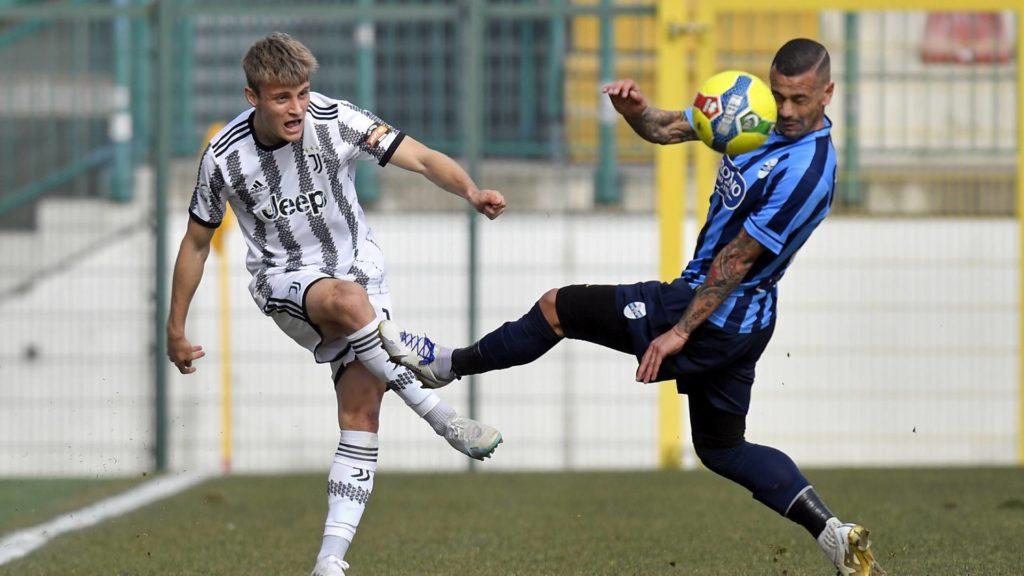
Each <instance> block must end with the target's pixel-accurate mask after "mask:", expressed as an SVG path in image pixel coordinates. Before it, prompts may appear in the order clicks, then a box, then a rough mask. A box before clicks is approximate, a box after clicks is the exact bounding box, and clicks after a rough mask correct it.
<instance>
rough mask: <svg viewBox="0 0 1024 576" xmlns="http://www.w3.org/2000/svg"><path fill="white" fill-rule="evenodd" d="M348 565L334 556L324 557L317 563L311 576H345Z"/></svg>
mask: <svg viewBox="0 0 1024 576" xmlns="http://www.w3.org/2000/svg"><path fill="white" fill-rule="evenodd" d="M345 570H348V563H346V562H345V561H344V560H342V559H340V558H338V557H337V556H334V555H329V556H324V557H323V558H320V559H319V560H317V561H316V566H313V571H312V572H310V574H309V576H345Z"/></svg>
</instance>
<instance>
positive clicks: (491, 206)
mask: <svg viewBox="0 0 1024 576" xmlns="http://www.w3.org/2000/svg"><path fill="white" fill-rule="evenodd" d="M469 203H470V204H472V205H473V208H476V211H477V212H479V213H481V214H483V215H484V216H487V218H489V219H491V220H494V219H495V218H497V217H498V216H501V213H502V212H504V211H505V197H504V196H503V195H502V194H501V192H498V191H497V190H480V191H478V192H476V193H475V194H472V195H470V197H469Z"/></svg>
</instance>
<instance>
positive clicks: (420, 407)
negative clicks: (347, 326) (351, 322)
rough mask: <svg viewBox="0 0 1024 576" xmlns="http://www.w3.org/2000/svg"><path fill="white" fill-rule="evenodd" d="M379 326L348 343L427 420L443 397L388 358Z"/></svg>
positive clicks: (366, 328)
mask: <svg viewBox="0 0 1024 576" xmlns="http://www.w3.org/2000/svg"><path fill="white" fill-rule="evenodd" d="M379 323H380V321H379V320H374V321H373V322H370V323H369V324H367V325H366V326H363V327H362V328H360V329H359V330H356V331H355V332H353V333H352V334H350V335H349V337H348V341H349V343H350V344H352V348H353V349H354V350H355V352H356V358H358V359H359V361H360V362H362V363H363V366H366V369H367V370H369V371H370V373H371V374H373V375H374V376H376V377H377V378H380V379H381V380H383V381H384V382H387V384H388V388H389V389H391V390H394V391H395V394H398V396H399V398H401V399H402V401H403V402H405V404H406V405H407V406H409V407H410V408H412V409H413V410H414V411H415V412H416V414H417V415H418V416H419V417H420V418H425V417H426V416H427V414H429V413H430V412H431V411H432V410H433V409H434V408H435V407H436V406H438V404H439V403H441V398H440V397H439V396H438V395H437V394H436V393H435V392H434V391H433V390H430V389H428V388H424V387H423V385H422V384H420V381H419V380H417V379H416V376H415V375H413V373H412V372H410V371H409V369H408V368H406V367H405V366H399V365H398V364H395V363H394V362H392V361H391V360H390V359H388V353H387V352H386V351H385V350H384V346H383V345H382V344H381V343H380V335H379V334H377V325H378V324H379ZM445 421H446V422H447V420H445ZM427 422H429V423H430V425H431V427H433V428H434V430H435V431H436V430H437V427H436V426H434V423H433V422H432V421H431V420H429V419H427ZM440 433H441V432H438V434H440Z"/></svg>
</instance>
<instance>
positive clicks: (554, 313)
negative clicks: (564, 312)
mask: <svg viewBox="0 0 1024 576" xmlns="http://www.w3.org/2000/svg"><path fill="white" fill-rule="evenodd" d="M557 299H558V288H552V289H550V290H548V291H547V292H545V293H544V295H543V296H541V297H540V300H539V301H538V303H539V304H540V311H541V313H543V314H544V319H545V320H547V321H548V324H550V325H551V328H553V329H554V330H555V332H556V333H557V334H558V335H559V336H563V334H561V330H562V324H561V322H559V320H558V309H557V308H556V306H555V302H556V301H557Z"/></svg>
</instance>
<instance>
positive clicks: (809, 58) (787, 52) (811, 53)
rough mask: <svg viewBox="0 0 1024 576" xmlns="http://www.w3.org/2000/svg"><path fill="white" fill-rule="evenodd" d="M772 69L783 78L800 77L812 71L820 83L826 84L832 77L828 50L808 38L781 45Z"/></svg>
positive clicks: (796, 39)
mask: <svg viewBox="0 0 1024 576" xmlns="http://www.w3.org/2000/svg"><path fill="white" fill-rule="evenodd" d="M772 68H774V69H775V70H776V71H778V73H779V74H782V75H783V76H800V75H801V74H805V73H806V72H807V71H809V70H812V69H813V70H814V71H815V72H816V74H817V76H818V80H819V81H820V82H828V81H829V80H830V79H831V76H832V63H831V60H830V59H829V55H828V50H826V49H825V47H824V46H822V45H821V44H820V43H819V42H815V41H814V40H810V39H808V38H795V39H793V40H790V41H789V42H786V43H785V44H783V45H782V48H779V51H778V52H776V53H775V59H774V60H772Z"/></svg>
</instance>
